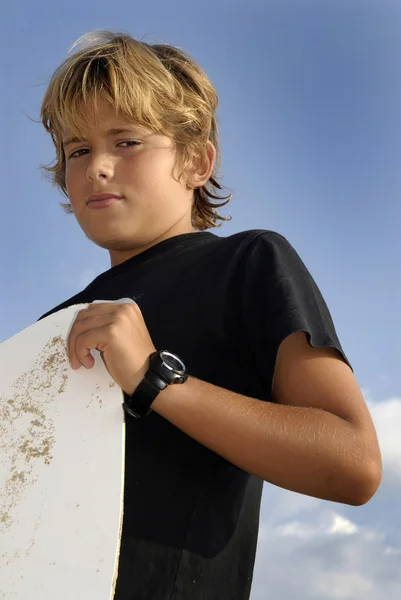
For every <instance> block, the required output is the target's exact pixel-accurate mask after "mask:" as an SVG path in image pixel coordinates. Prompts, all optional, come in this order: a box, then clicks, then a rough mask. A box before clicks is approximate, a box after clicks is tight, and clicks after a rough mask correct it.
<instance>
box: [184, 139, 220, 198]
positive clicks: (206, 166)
mask: <svg viewBox="0 0 401 600" xmlns="http://www.w3.org/2000/svg"><path fill="white" fill-rule="evenodd" d="M215 160H216V148H215V147H214V145H213V144H212V142H210V141H208V142H207V143H206V147H205V148H204V151H203V152H202V155H200V154H197V155H195V156H194V157H193V159H192V162H191V164H190V166H189V167H188V168H187V176H186V182H187V186H188V187H190V188H200V187H202V186H203V185H205V183H206V182H207V181H208V180H209V178H210V176H211V174H212V172H213V167H214V162H215Z"/></svg>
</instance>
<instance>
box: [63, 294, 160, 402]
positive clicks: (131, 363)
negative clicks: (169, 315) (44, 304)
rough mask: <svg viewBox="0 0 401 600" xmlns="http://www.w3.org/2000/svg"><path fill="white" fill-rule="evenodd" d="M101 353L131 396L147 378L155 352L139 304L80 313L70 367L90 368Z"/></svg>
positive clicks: (103, 305)
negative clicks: (93, 350)
mask: <svg viewBox="0 0 401 600" xmlns="http://www.w3.org/2000/svg"><path fill="white" fill-rule="evenodd" d="M92 348H93V349H96V350H99V351H100V353H101V356H102V359H103V362H104V364H105V366H106V368H107V370H108V372H109V373H110V375H111V377H112V378H113V379H114V381H115V382H116V383H117V384H118V385H119V386H120V387H121V389H122V390H124V392H126V393H127V394H128V395H131V394H132V393H133V392H134V390H135V389H136V388H137V387H138V385H139V384H140V382H141V381H142V379H143V378H144V376H145V373H146V371H147V369H148V365H149V356H150V355H151V354H152V352H155V351H156V348H155V347H154V345H153V342H152V339H151V337H150V334H149V332H148V329H147V327H146V324H145V321H144V319H143V316H142V313H141V310H140V308H139V306H138V305H137V304H116V303H113V302H104V303H99V304H90V305H89V306H88V308H87V309H85V310H81V311H79V313H78V315H77V317H76V319H75V321H74V324H73V326H72V328H71V331H70V334H69V337H68V343H67V349H68V358H69V361H70V364H71V368H72V369H74V370H76V369H79V368H80V366H81V365H83V366H84V367H86V368H87V369H91V368H92V367H93V365H94V364H95V359H94V358H93V356H92V355H91V353H90V351H91V349H92Z"/></svg>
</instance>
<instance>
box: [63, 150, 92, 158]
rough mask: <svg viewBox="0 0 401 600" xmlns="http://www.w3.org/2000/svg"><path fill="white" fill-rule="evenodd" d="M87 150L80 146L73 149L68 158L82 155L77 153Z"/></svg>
mask: <svg viewBox="0 0 401 600" xmlns="http://www.w3.org/2000/svg"><path fill="white" fill-rule="evenodd" d="M87 151H88V148H81V149H80V150H75V152H73V153H72V154H70V156H69V157H68V158H79V157H80V156H82V155H81V154H79V153H80V152H87Z"/></svg>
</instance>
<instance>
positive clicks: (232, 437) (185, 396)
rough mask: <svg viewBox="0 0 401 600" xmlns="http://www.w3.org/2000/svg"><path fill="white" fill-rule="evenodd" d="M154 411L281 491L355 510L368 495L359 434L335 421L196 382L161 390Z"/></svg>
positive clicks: (309, 410)
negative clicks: (290, 491)
mask: <svg viewBox="0 0 401 600" xmlns="http://www.w3.org/2000/svg"><path fill="white" fill-rule="evenodd" d="M152 409H153V410H154V411H155V412H157V413H158V414H160V415H161V416H162V417H164V418H165V419H167V420H168V421H170V422H171V423H172V424H173V425H175V426H176V427H178V428H179V429H181V430H182V431H183V432H185V433H186V434H187V435H189V436H191V437H192V438H194V439H195V440H197V441H198V442H200V443H201V444H203V445H204V446H206V447H208V448H209V449H210V450H212V451H214V452H216V453H217V454H219V455H221V456H222V457H223V458H225V459H226V460H228V461H229V462H231V463H233V464H234V465H236V466H237V467H239V468H240V469H243V470H244V471H247V472H249V473H251V474H254V475H256V476H258V477H260V478H261V479H263V480H265V481H268V482H270V483H272V484H275V485H277V486H279V487H282V488H286V489H288V490H292V491H294V492H299V493H301V494H306V495H309V496H315V497H318V498H322V499H326V500H332V501H337V502H344V503H349V504H355V503H359V502H358V500H356V499H358V498H363V497H364V493H365V490H364V489H365V488H366V473H362V472H361V468H360V465H361V464H363V461H362V457H361V456H360V454H361V450H360V447H361V444H360V443H359V444H358V443H357V430H356V429H355V426H354V425H352V424H351V423H350V422H348V421H346V420H344V419H341V418H340V417H337V416H336V415H333V414H331V413H328V412H325V411H323V410H319V409H315V408H305V407H295V406H287V405H280V404H274V403H270V402H263V401H260V400H254V399H252V398H248V397H246V396H241V395H239V394H235V393H233V392H230V391H228V390H224V389H222V388H219V387H216V386H213V385H211V384H208V383H205V382H203V381H200V380H198V379H195V378H193V377H190V378H189V379H188V381H187V382H186V383H185V384H183V385H172V386H169V387H168V388H167V389H166V390H164V391H163V392H161V393H160V394H159V396H158V397H157V398H156V400H155V401H154V403H153V405H152ZM359 475H360V476H359ZM358 486H359V489H358Z"/></svg>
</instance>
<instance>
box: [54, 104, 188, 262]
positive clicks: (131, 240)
mask: <svg viewBox="0 0 401 600" xmlns="http://www.w3.org/2000/svg"><path fill="white" fill-rule="evenodd" d="M112 129H114V130H118V129H124V130H129V131H125V132H124V133H123V132H121V133H118V132H113V133H108V132H109V131H110V130H112ZM70 138H71V135H70V133H69V132H68V131H64V132H63V144H64V152H65V160H66V173H65V175H66V188H67V193H68V197H69V200H70V202H71V205H72V208H73V211H74V214H75V217H76V219H77V221H78V223H79V225H80V227H81V228H82V230H83V231H84V232H85V234H86V236H87V237H88V238H89V239H90V240H92V241H93V242H94V243H95V244H97V245H98V246H101V247H102V248H106V249H107V250H109V252H110V258H111V264H112V266H114V265H116V264H119V263H121V262H123V261H124V260H127V259H128V258H130V257H131V256H134V255H135V254H138V253H139V252H141V251H143V250H144V249H146V248H147V247H150V246H152V245H154V244H155V243H157V242H159V241H162V240H163V239H167V238H169V237H172V236H174V235H178V234H181V233H188V232H192V231H193V227H192V225H191V205H192V198H193V189H188V188H187V187H186V185H185V182H184V181H183V182H182V183H179V182H178V181H177V178H174V177H173V167H174V163H175V156H176V154H175V147H174V142H173V141H172V140H170V139H169V138H168V137H166V136H164V135H160V134H156V133H154V132H152V131H151V130H147V129H145V128H143V127H139V126H136V125H135V124H132V123H127V122H126V121H123V120H122V119H121V118H119V117H118V116H116V115H115V113H114V112H112V111H111V110H110V109H109V108H108V107H106V106H105V105H103V106H102V110H101V113H100V118H99V121H98V122H97V123H94V122H93V120H92V121H91V120H90V118H89V119H88V129H87V130H86V131H85V132H82V138H86V139H85V140H83V141H81V142H79V141H74V142H72V143H68V140H69V139H70ZM100 193H111V194H117V195H119V196H121V199H118V200H115V201H113V202H112V204H111V205H110V206H108V207H105V208H95V206H96V205H94V204H92V205H91V204H88V197H89V196H90V195H91V194H100Z"/></svg>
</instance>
